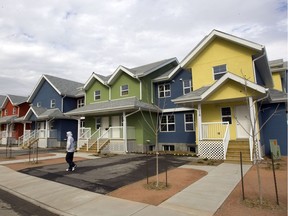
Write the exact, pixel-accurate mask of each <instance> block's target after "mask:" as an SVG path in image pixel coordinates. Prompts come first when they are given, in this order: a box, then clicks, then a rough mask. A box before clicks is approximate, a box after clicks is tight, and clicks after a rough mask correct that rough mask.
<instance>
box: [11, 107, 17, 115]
mask: <svg viewBox="0 0 288 216" xmlns="http://www.w3.org/2000/svg"><path fill="white" fill-rule="evenodd" d="M16 114H17V108H16V107H13V110H12V115H16Z"/></svg>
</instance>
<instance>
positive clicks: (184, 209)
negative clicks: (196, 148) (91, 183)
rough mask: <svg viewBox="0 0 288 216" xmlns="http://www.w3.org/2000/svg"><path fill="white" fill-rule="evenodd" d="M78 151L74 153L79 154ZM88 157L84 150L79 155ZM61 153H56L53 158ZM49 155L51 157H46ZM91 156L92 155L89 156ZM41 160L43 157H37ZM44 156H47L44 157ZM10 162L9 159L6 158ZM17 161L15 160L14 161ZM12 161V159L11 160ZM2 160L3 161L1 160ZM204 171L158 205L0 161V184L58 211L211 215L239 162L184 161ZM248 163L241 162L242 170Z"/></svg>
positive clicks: (228, 189) (236, 177)
mask: <svg viewBox="0 0 288 216" xmlns="http://www.w3.org/2000/svg"><path fill="white" fill-rule="evenodd" d="M79 154H81V153H77V156H79V157H80V155H79ZM85 156H87V157H89V156H88V155H87V154H86V153H83V154H81V157H85ZM56 157H63V154H61V153H57V154H56V155H55V156H53V158H56ZM49 158H51V157H49ZM93 158H94V159H95V156H93ZM40 159H41V160H43V159H44V158H40ZM46 159H47V158H46ZM9 162H11V163H12V161H9ZM18 162H19V161H18ZM13 163H15V161H13ZM1 164H3V162H1ZM182 167H184V168H193V169H200V170H205V171H207V172H208V174H207V175H206V176H205V177H203V178H202V179H200V180H199V181H197V182H195V183H194V184H192V185H190V186H189V187H187V188H186V189H184V190H183V191H181V192H179V193H178V194H176V195H174V196H173V197H171V198H170V199H168V200H166V201H165V202H163V203H162V204H160V205H159V206H152V205H148V204H144V203H138V202H132V201H128V200H123V199H118V198H114V197H110V196H105V195H101V194H97V193H93V192H89V191H86V190H81V189H78V188H75V187H71V186H67V185H63V184H60V183H56V182H53V181H48V180H45V179H41V178H36V177H33V176H30V175H26V174H22V173H19V172H15V171H14V170H11V169H9V168H7V167H5V166H1V165H0V173H1V175H0V187H1V188H2V189H4V190H6V191H8V192H10V193H12V194H14V195H17V196H19V197H20V198H23V199H25V200H27V201H29V202H32V203H34V204H36V205H39V206H40V207H42V208H45V209H48V210H49V211H51V212H54V213H56V214H59V215H79V216H80V215H87V216H89V215H93V216H94V215H101V216H102V215H103V216H113V215H115V216H116V215H123V216H132V215H133V216H145V215H159V216H174V215H179V216H188V215H190V216H191V215H195V216H196V215H197V216H198V215H200V216H201V215H203V216H208V215H213V214H214V213H215V212H216V211H217V209H218V208H219V207H220V206H221V204H222V203H223V202H224V200H225V199H226V198H227V196H228V195H229V194H230V193H231V191H232V190H233V189H234V187H235V186H236V185H237V183H238V182H239V181H240V165H239V164H227V163H222V164H221V165H219V166H217V167H215V166H198V165H197V166H195V165H184V166H182ZM250 167H251V166H250V165H244V167H243V168H244V173H246V172H247V171H248V169H249V168H250Z"/></svg>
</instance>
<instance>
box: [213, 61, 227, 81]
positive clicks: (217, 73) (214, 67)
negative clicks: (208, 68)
mask: <svg viewBox="0 0 288 216" xmlns="http://www.w3.org/2000/svg"><path fill="white" fill-rule="evenodd" d="M224 66H225V70H223V69H224V68H223V69H221V67H224ZM212 69H213V78H214V80H219V79H220V78H221V77H222V76H224V75H225V74H226V73H227V64H221V65H215V66H213V67H212ZM220 69H221V70H220ZM215 70H216V71H215ZM216 76H217V78H216Z"/></svg>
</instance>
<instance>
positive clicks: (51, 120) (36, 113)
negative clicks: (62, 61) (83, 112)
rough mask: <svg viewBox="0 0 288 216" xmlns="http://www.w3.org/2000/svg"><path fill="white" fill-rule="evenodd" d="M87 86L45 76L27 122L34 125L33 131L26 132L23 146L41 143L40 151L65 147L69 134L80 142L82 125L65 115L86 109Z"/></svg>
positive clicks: (34, 93)
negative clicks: (78, 136)
mask: <svg viewBox="0 0 288 216" xmlns="http://www.w3.org/2000/svg"><path fill="white" fill-rule="evenodd" d="M83 85H84V84H82V83H79V82H75V81H71V80H67V79H62V78H58V77H54V76H50V75H42V77H41V78H40V80H39V81H38V83H37V85H36V86H35V88H34V89H33V91H32V93H31V95H30V96H29V98H28V103H30V109H29V110H28V112H27V113H26V115H25V117H24V119H23V122H24V123H26V122H31V123H32V125H31V130H29V131H25V136H24V138H23V141H22V143H21V144H22V145H24V146H25V145H29V143H30V144H31V142H32V140H33V142H35V141H38V145H39V147H42V148H47V147H61V146H64V145H65V139H66V132H67V131H71V132H72V133H73V135H74V137H75V140H76V139H77V132H78V131H77V128H78V123H79V121H77V120H75V119H73V118H71V117H67V116H65V115H64V113H65V112H68V111H70V110H72V109H75V108H77V107H81V106H83V105H84V94H83V92H82V87H83Z"/></svg>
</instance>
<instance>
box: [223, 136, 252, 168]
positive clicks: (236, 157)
mask: <svg viewBox="0 0 288 216" xmlns="http://www.w3.org/2000/svg"><path fill="white" fill-rule="evenodd" d="M240 152H242V162H243V163H251V161H250V148H249V141H248V140H241V141H238V140H230V141H229V145H228V150H227V154H226V160H225V162H232V163H240Z"/></svg>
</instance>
